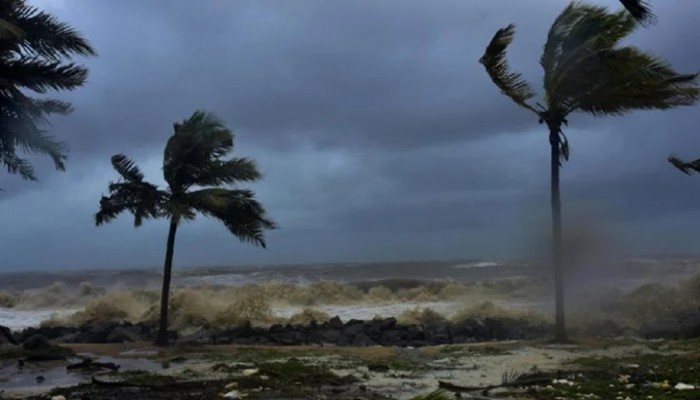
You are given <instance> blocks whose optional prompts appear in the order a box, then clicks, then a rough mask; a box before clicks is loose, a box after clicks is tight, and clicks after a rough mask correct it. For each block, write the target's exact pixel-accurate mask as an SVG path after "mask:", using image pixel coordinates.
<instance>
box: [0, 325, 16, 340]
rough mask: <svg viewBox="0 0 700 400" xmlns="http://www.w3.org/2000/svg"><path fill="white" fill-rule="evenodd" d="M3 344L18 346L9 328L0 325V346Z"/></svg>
mask: <svg viewBox="0 0 700 400" xmlns="http://www.w3.org/2000/svg"><path fill="white" fill-rule="evenodd" d="M3 342H5V343H10V344H14V345H18V344H19V341H18V340H17V339H16V338H15V335H13V334H12V331H11V330H10V328H8V327H6V326H2V325H0V344H2V343H3Z"/></svg>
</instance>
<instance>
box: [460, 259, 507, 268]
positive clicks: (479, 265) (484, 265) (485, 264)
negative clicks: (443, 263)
mask: <svg viewBox="0 0 700 400" xmlns="http://www.w3.org/2000/svg"><path fill="white" fill-rule="evenodd" d="M500 265H501V263H498V262H495V261H479V262H474V263H469V264H457V265H455V266H454V267H455V268H459V269H471V268H490V267H498V266H500Z"/></svg>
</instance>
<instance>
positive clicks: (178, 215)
mask: <svg viewBox="0 0 700 400" xmlns="http://www.w3.org/2000/svg"><path fill="white" fill-rule="evenodd" d="M174 131H175V133H174V134H173V135H172V136H171V137H170V139H169V140H168V143H167V144H166V146H165V153H164V158H163V176H164V178H165V181H166V183H167V188H165V189H161V188H159V187H158V186H156V185H154V184H152V183H149V182H146V181H145V180H144V174H143V172H141V170H140V169H139V168H138V167H137V166H136V164H135V163H134V162H133V161H131V160H130V159H129V158H128V157H126V156H125V155H122V154H117V155H115V156H113V157H112V166H113V167H114V169H115V170H116V171H117V173H118V174H119V176H120V179H119V181H118V182H110V184H109V196H108V197H105V196H103V197H102V199H101V200H100V209H99V211H98V212H97V214H95V223H96V224H97V225H98V226H99V225H102V224H104V223H107V222H109V221H111V220H113V219H114V218H116V217H117V216H118V215H119V214H121V213H122V212H125V211H128V212H130V213H131V214H133V215H134V225H135V226H136V227H138V226H140V225H141V224H142V222H143V220H144V219H152V218H167V219H168V220H170V229H169V231H168V241H167V247H166V252H165V264H164V266H163V291H162V294H161V303H160V326H159V330H158V336H157V339H156V344H158V345H167V344H168V335H167V328H168V298H169V294H170V277H171V271H172V265H173V251H174V247H175V233H176V232H177V228H178V226H179V225H180V223H181V222H183V221H191V220H193V219H195V216H196V215H197V214H198V213H199V214H202V215H204V216H207V217H211V218H214V219H217V220H219V221H220V222H222V223H223V224H224V225H225V226H226V228H228V230H229V231H230V232H231V233H232V234H233V235H234V236H236V237H237V238H238V239H240V240H241V241H243V242H248V243H251V244H253V245H257V246H261V247H263V248H264V247H265V237H264V230H265V229H275V228H276V224H275V223H274V222H273V221H272V220H271V219H270V218H268V216H267V215H266V213H265V209H264V208H263V206H262V204H260V203H259V202H258V201H257V200H256V199H255V194H254V193H253V192H252V191H251V190H249V189H240V188H236V187H234V185H235V184H237V183H239V182H254V181H257V180H259V179H260V178H261V174H260V172H259V171H258V168H257V166H256V164H255V162H254V161H253V160H250V159H248V158H231V159H224V157H226V155H227V154H228V153H229V152H231V151H232V150H233V133H232V132H231V131H230V130H229V129H227V128H226V127H225V126H224V125H223V123H222V122H221V121H220V120H219V119H217V118H216V116H214V115H213V114H211V113H206V112H203V111H197V112H195V113H194V114H192V116H191V117H190V118H188V119H186V120H184V121H183V122H182V123H175V124H174Z"/></svg>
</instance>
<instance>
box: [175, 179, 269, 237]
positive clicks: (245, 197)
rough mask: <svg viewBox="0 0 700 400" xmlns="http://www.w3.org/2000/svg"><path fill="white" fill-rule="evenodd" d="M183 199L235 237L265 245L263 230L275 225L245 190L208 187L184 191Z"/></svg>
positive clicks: (253, 196)
mask: <svg viewBox="0 0 700 400" xmlns="http://www.w3.org/2000/svg"><path fill="white" fill-rule="evenodd" d="M183 202H184V203H186V204H187V205H188V206H190V207H191V208H193V209H195V210H196V211H198V212H200V213H201V214H203V215H205V216H208V217H212V218H215V219H217V220H219V221H220V222H222V223H223V224H224V225H225V226H226V228H228V230H229V231H230V232H231V233H232V234H233V235H234V236H236V237H237V238H238V239H239V240H241V241H242V242H246V243H251V244H254V245H256V246H260V247H263V248H265V247H266V242H265V230H268V229H276V228H277V224H276V223H275V222H274V221H272V220H271V219H270V218H269V217H268V216H267V215H266V212H265V208H264V207H263V206H262V204H261V203H260V202H258V201H257V200H256V199H255V194H254V193H253V192H252V191H251V190H247V189H234V190H230V189H222V188H210V189H201V190H196V191H193V192H190V193H187V195H186V197H184V199H183Z"/></svg>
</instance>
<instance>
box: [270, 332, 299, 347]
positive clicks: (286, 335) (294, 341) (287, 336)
mask: <svg viewBox="0 0 700 400" xmlns="http://www.w3.org/2000/svg"><path fill="white" fill-rule="evenodd" d="M268 337H269V338H270V339H271V340H272V341H273V342H275V343H278V344H282V345H285V346H295V345H302V344H307V339H306V335H305V334H304V333H303V332H301V331H296V330H284V331H278V332H276V333H271V334H270V335H269V336H268Z"/></svg>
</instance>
